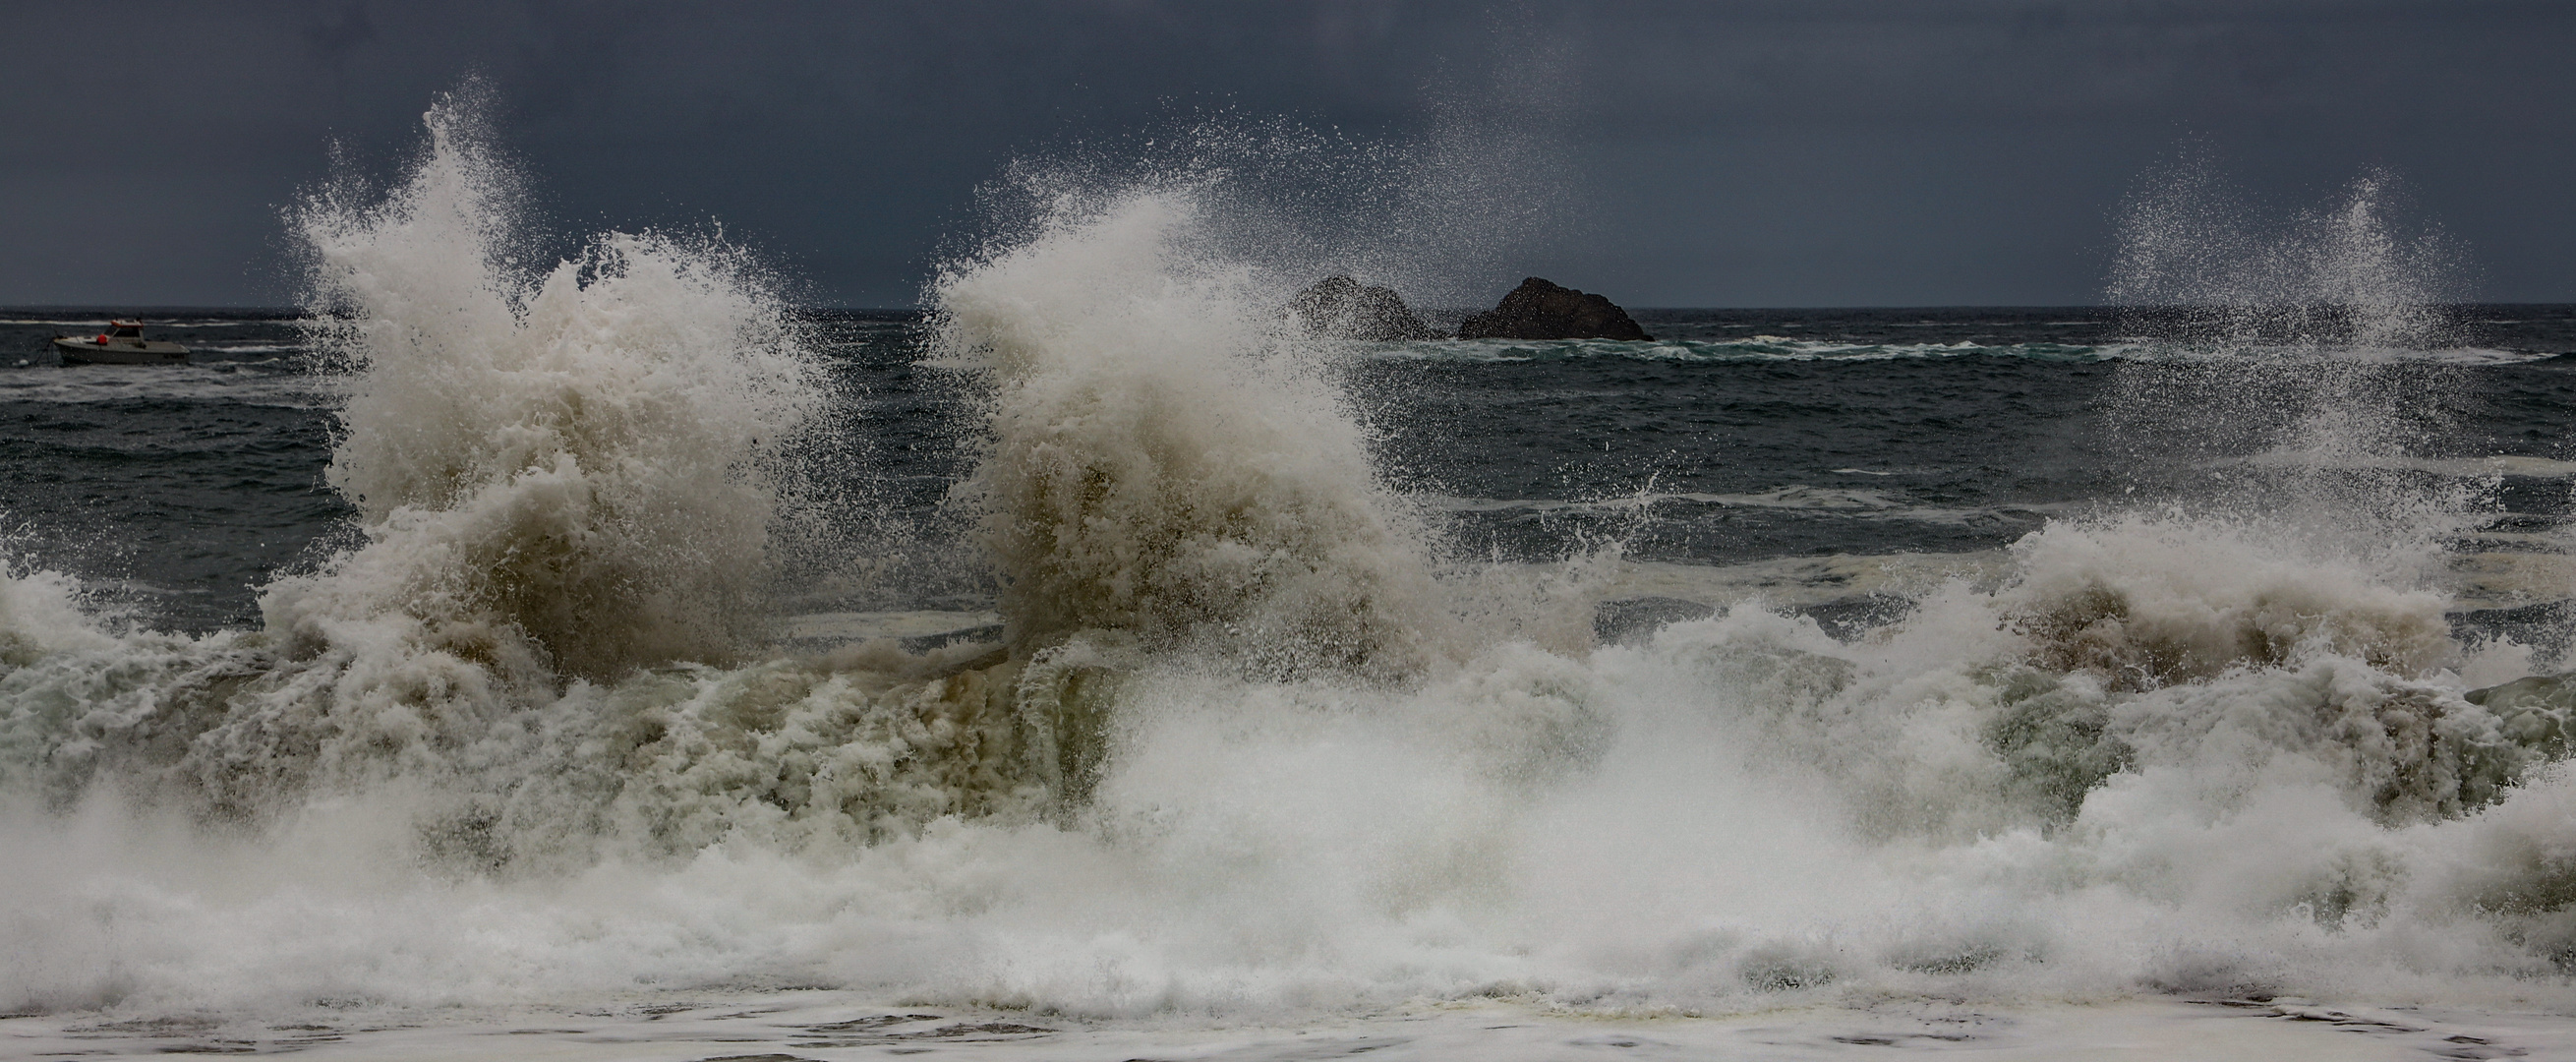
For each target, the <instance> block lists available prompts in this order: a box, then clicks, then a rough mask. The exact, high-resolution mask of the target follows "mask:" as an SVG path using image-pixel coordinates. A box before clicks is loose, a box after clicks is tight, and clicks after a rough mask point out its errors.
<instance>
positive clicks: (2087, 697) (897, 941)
mask: <svg viewBox="0 0 2576 1062" xmlns="http://www.w3.org/2000/svg"><path fill="white" fill-rule="evenodd" d="M431 124H432V129H433V133H434V136H433V140H432V142H431V144H430V145H429V146H428V147H427V148H425V149H424V151H423V153H422V155H421V157H420V160H419V161H418V163H417V165H416V166H415V168H414V169H413V170H412V171H411V172H409V173H408V174H406V175H404V176H403V178H402V179H401V180H399V181H396V182H393V183H392V184H390V185H388V186H384V187H381V188H379V187H375V186H372V185H366V184H364V183H362V182H361V183H351V184H346V185H335V186H333V187H331V188H326V189H323V190H320V191H317V192H315V193H314V194H313V195H311V196H310V197H309V198H308V199H307V200H306V201H304V202H302V203H300V204H299V205H298V206H297V207H296V208H295V209H294V210H292V211H290V212H289V218H288V221H289V224H290V226H291V228H292V231H293V233H294V235H295V237H296V238H297V239H298V241H300V242H301V243H302V244H303V245H304V246H306V247H307V248H308V249H309V251H310V255H309V265H310V270H311V276H312V278H313V279H312V296H311V300H310V303H309V305H308V306H307V307H306V308H304V309H301V310H296V311H276V312H247V311H170V312H159V313H147V314H146V318H147V322H148V323H149V325H150V326H151V328H152V330H153V331H155V332H156V333H157V334H158V335H160V336H162V337H166V338H171V339H176V340H178V341H180V342H183V343H186V344H188V345H189V346H190V347H192V348H193V350H194V351H195V353H194V355H193V358H192V363H191V364H190V365H188V366H186V367H177V368H158V367H156V368H114V367H79V368H67V367H62V366H59V365H57V364H56V363H55V362H54V360H53V358H52V357H51V355H50V354H48V353H45V340H46V339H47V338H48V337H49V336H51V335H53V334H55V333H57V332H63V333H71V334H84V333H86V332H87V331H88V330H90V329H93V328H96V327H98V325H99V324H100V323H101V322H102V321H103V320H104V319H105V317H106V313H105V311H103V310H99V309H86V310H67V309H24V310H13V311H7V312H6V319H5V321H0V351H14V352H16V353H15V354H14V355H9V356H7V357H6V358H5V360H0V365H9V366H10V367H0V425H5V428H0V440H5V446H6V447H7V456H8V460H7V461H6V462H5V463H0V484H5V487H0V502H4V503H5V506H6V512H7V514H8V517H9V519H8V535H9V538H8V546H9V554H10V566H9V569H8V572H7V578H6V580H5V582H0V849H4V850H5V851H6V852H7V853H8V858H7V859H6V860H0V897H5V901H0V1013H6V1014H8V1015H10V1016H9V1017H6V1018H5V1019H0V1053H8V1054H10V1055H12V1056H17V1057H31V1058H50V1057H69V1056H72V1055H76V1054H93V1055H95V1054H126V1053H134V1054H142V1053H157V1052H166V1051H288V1050H294V1051H303V1052H310V1053H314V1054H316V1055H317V1056H322V1057H339V1056H346V1057H426V1056H439V1057H491V1056H508V1057H517V1056H522V1055H524V1056H529V1057H536V1056H544V1057H564V1058H653V1059H673V1060H694V1059H705V1058H722V1057H739V1058H763V1059H782V1058H791V1057H793V1058H813V1059H846V1058H861V1057H876V1056H878V1055H883V1054H887V1053H918V1052H925V1051H926V1052H932V1053H938V1054H947V1055H955V1056H961V1057H985V1056H991V1057H1012V1058H1021V1057H1048V1058H1095V1057H1096V1058H1101V1059H1125V1058H1137V1057H1154V1058H1180V1057H1192V1058H1213V1057H1228V1058H1322V1057H1336V1056H1340V1055H1345V1054H1359V1053H1367V1054H1371V1055H1374V1056H1379V1057H1422V1058H1455V1057H1491V1058H1576V1057H1613V1056H1629V1055H1633V1056H1641V1057H1736V1056H1742V1057H1791V1058H1795V1057H1837V1056H1842V1055H1848V1054H1866V1053H1871V1052H1883V1051H1886V1050H1889V1049H1891V1048H1919V1049H1975V1050H1983V1051H1987V1052H1989V1053H1991V1054H1994V1055H1999V1056H2014V1057H2065V1056H2067V1055H2069V1054H2073V1053H2080V1052H2084V1051H2097V1052H2101V1053H2103V1054H2104V1055H2106V1056H2115V1055H2117V1054H2118V1053H2119V1052H2123V1051H2132V1052H2143V1053H2145V1054H2147V1055H2151V1056H2153V1057H2248V1058H2253V1057H2263V1058H2278V1057H2299V1056H2302V1055H2305V1056H2313V1057H2332V1058H2362V1057H2391V1058H2408V1057H2428V1056H2429V1057H2448V1058H2475V1057H2505V1056H2509V1055H2510V1056H2515V1057H2535V1058H2537V1057H2576V1023H2571V1022H2570V1021H2569V1020H2568V1019H2569V1015H2571V1013H2576V986H2571V983H2570V978H2571V976H2576V776H2571V775H2570V774H2569V773H2568V771H2567V769H2566V767H2565V766H2564V760H2565V758H2566V757H2567V755H2568V753H2569V751H2570V748H2569V742H2570V740H2571V733H2570V730H2569V727H2570V725H2571V719H2570V714H2571V713H2576V685H2571V684H2567V683H2566V682H2564V681H2563V680H2561V679H2559V678H2556V677H2555V676H2556V675H2557V674H2558V673H2559V670H2560V669H2561V668H2565V667H2568V666H2571V665H2570V664H2569V663H2568V662H2567V660H2566V656H2567V653H2568V650H2569V648H2570V643H2571V639H2576V612H2571V611H2570V609H2571V607H2576V565H2571V564H2570V562H2569V561H2568V559H2567V557H2568V549H2569V547H2570V546H2571V544H2576V535H2572V534H2571V516H2572V515H2576V514H2571V504H2570V503H2571V494H2570V490H2571V486H2576V453H2571V451H2570V448H2569V445H2568V438H2567V429H2566V414H2567V411H2568V409H2569V408H2570V398H2571V397H2576V360H2571V352H2576V308H2570V307H2561V306H2481V305H2460V306H2444V305H2441V304H2438V303H2435V302H2433V301H2431V299H2430V298H2429V296H2427V295H2426V294H2425V293H2426V292H2430V291H2432V290H2434V288H2435V287H2437V286H2438V285H2436V284H2435V283H2434V281H2435V280H2438V276H2437V275H2436V274H2437V273H2438V269H2437V268H2436V267H2437V266H2438V265H2439V262H2438V261H2437V259H2438V258H2439V256H2438V255H2433V254H2432V253H2431V252H2430V251H2428V250H2426V249H2425V248H2424V247H2421V246H2418V245H2415V244H2409V243H2408V242H2407V241H2406V240H2405V239H2404V238H2403V237H2402V234H2392V230H2391V229H2390V227H2389V225H2388V223H2387V222H2386V221H2385V219H2384V218H2383V217H2382V215H2381V213H2380V211H2379V207H2378V203H2379V200H2378V199H2377V198H2376V197H2377V196H2378V194H2379V193H2378V189H2377V188H2376V186H2375V185H2373V184H2372V183H2371V182H2370V181H2364V182H2360V183H2358V184H2357V185H2356V186H2355V188H2354V190H2353V191H2352V194H2351V196H2350V198H2349V200H2348V201H2347V202H2345V203H2342V204H2340V205H2338V206H2336V207H2332V208H2329V209H2327V210H2323V211H2320V212H2317V213H2315V214H2311V215H2302V216H2300V217H2298V218H2293V219H2289V220H2287V221H2284V222H2282V223H2280V224H2279V225H2278V226H2275V227H2274V228H2273V229H2271V230H2267V234H2258V235H2260V240H2257V237H2256V236H2242V235H2239V236H2224V237H2223V236H2222V235H2214V234H2212V233H2211V232H2209V231H2202V230H2200V229H2195V228H2194V227H2193V217H2194V216H2193V215H2192V214H2191V213H2190V212H2189V211H2186V210H2180V209H2178V208H2175V207H2173V206H2172V205H2171V204H2159V203H2157V202H2153V201H2148V202H2144V203H2142V204H2139V205H2137V206H2135V207H2134V209H2133V212H2132V217H2131V222H2130V226H2129V228H2128V229H2127V230H2125V236H2124V240H2125V241H2126V242H2125V244H2124V250H2123V257H2122V259H2121V270H2120V272H2119V274H2118V275H2117V276H2115V277H2114V278H2113V282H2112V284H2111V287H2110V292H2109V293H2110V295H2111V296H2112V297H2113V298H2114V299H2116V300H2122V301H2128V302H2134V303H2139V304H2152V305H2163V306H2166V307H2168V308H2166V309H2161V310H2123V309H2033V310H2002V309H1943V310H1857V311H1854V310H1827V311H1750V310H1726V311H1691V310H1664V311H1643V312H1640V313H1639V314H1638V317H1639V319H1640V321H1641V322H1642V323H1643V324H1644V325H1645V326H1646V327H1647V328H1648V329H1649V330H1650V331H1651V332H1653V333H1654V334H1655V335H1657V336H1658V337H1659V338H1658V339H1657V340H1655V341H1652V342H1644V343H1612V342H1591V341H1567V342H1519V343H1516V342H1501V341H1473V342H1469V341H1429V342H1418V343H1387V344H1379V343H1361V342H1346V341H1334V340H1315V339H1308V338H1303V337H1301V336H1299V335H1297V334H1295V333H1294V332H1293V331H1292V330H1291V329H1289V328H1288V327H1287V326H1286V325H1285V324H1284V323H1283V321H1282V318H1281V316H1280V313H1279V307H1280V306H1281V305H1282V304H1283V303H1284V302H1285V301H1286V297H1287V295H1288V294H1289V293H1290V292H1293V291H1294V290H1296V287H1297V286H1300V285H1301V284H1302V282H1303V279H1304V278H1305V274H1304V273H1301V272H1300V271H1301V270H1310V267H1313V266H1315V265H1317V262H1315V261H1308V260H1297V261H1290V262H1286V263H1284V264H1283V263H1282V262H1281V261H1278V260H1258V259H1256V258H1252V257H1246V256H1245V254H1244V253H1243V252H1242V250H1241V248H1240V246H1239V244H1238V243H1237V242H1231V241H1229V240H1228V239H1226V238H1224V233H1225V231H1226V222H1225V219H1226V217H1227V215H1226V214H1225V211H1227V210H1229V209H1233V208H1234V205H1235V200H1233V199H1230V198H1229V197H1228V196H1227V195H1223V194H1216V193H1213V192H1211V191H1210V190H1209V187H1208V186H1206V185H1205V184H1192V183H1190V182H1188V181H1161V182H1145V183H1143V184H1140V185H1137V186H1135V187H1129V188H1118V189H1110V190H1108V191H1106V192H1098V190H1097V189H1094V190H1092V191H1093V192H1097V193H1098V194H1089V193H1086V194H1084V195H1067V196H1062V197H1058V198H1056V199H1055V200H1052V201H1050V202H1049V203H1048V205H1046V206H1044V207H1043V208H1042V209H1039V210H1036V211H1035V212H1034V214H1033V216H1030V217H1027V218H1023V219H1019V222H1018V223H1017V224H1014V225H1011V226H1006V227H1003V228H1002V230H1001V231H1003V232H1005V233H1006V235H1005V236H997V237H995V238H993V239H991V240H989V241H987V242H986V243H984V244H982V245H979V246H977V248H976V249H975V250H973V251H972V252H971V253H963V254H961V255H959V256H958V257H957V258H956V259H955V260H954V261H952V262H951V263H949V264H948V265H947V266H945V267H943V268H942V269H941V270H940V271H939V273H938V274H937V275H936V276H935V277H934V278H933V279H932V281H931V283H930V287H929V289H928V296H927V302H928V304H929V308H928V309H927V310H925V311H922V312H919V313H912V312H904V313H856V312H842V311H823V310H813V309H806V308H800V307H799V306H797V305H795V304H794V302H793V301H792V300H791V299H789V298H787V297H785V296H784V295H783V294H782V291H784V290H786V287H785V284H784V282H782V281H781V280H780V279H779V278H777V277H776V276H774V275H773V274H771V273H769V272H767V271H765V270H764V269H762V268H761V267H760V266H759V265H758V263H757V261H756V259H755V258H754V257H753V256H751V255H750V254H748V253H747V252H744V251H742V250H740V249H738V248H734V247H731V246H729V245H726V244H724V243H722V242H721V241H718V240H715V239H713V238H698V237H686V236H672V235H657V234H641V235H629V234H616V233H609V234H603V235H601V236H599V237H597V238H596V239H594V240H592V241H590V242H589V243H587V244H586V245H585V246H583V247H582V248H581V249H579V250H578V251H576V252H574V253H572V254H571V255H569V256H565V257H563V258H562V259H561V261H560V262H557V261H556V259H555V258H553V257H549V256H534V257H532V256H530V255H529V254H528V253H527V251H526V248H527V247H528V246H529V245H530V241H529V240H528V238H527V237H526V236H525V234H524V233H522V232H521V231H520V230H519V229H518V228H516V226H517V225H518V220H517V214H516V212H515V208H514V207H513V204H514V203H515V202H516V198H517V189H516V187H515V186H514V185H513V184H512V183H511V178H510V176H509V171H508V169H507V167H503V166H498V165H496V164H494V163H493V161H492V160H491V158H490V157H489V155H488V151H489V149H488V147H487V146H486V145H485V144H484V143H483V141H482V138H481V134H480V133H479V132H478V131H477V130H476V129H475V128H473V127H472V125H471V123H470V122H466V121H465V120H464V119H463V118H460V117H459V116H458V115H456V114H455V113H453V112H450V111H445V110H442V111H436V112H433V114H432V122H431ZM1209 180H1214V178H1210V179H1209ZM2230 231H2236V230H2230ZM2229 239H2236V240H2238V241H2239V243H2237V244H2231V243H2229V242H2228V240H2229ZM2246 240H2255V241H2256V243H2254V244H2244V245H2240V244H2243V241H2246ZM2262 241H2269V242H2262ZM2178 242H2179V243H2181V244H2187V245H2189V246H2191V247H2196V248H2200V249H2201V251H2202V252H2204V253H2200V254H2198V255H2196V256H2188V255H2187V256H2181V257H2180V258H2177V257H2176V254H2175V253H2174V252H2173V250H2172V248H2173V247H2174V246H2175V245H2177V243H2178ZM2213 248H2214V249H2215V252H2212V249H2213ZM2216 252H2223V253H2216ZM2211 262H2217V263H2219V264H2218V265H2216V266H2213V265H2211V264H2210V263H2211ZM531 263H535V264H531ZM1560 279H1566V280H1571V281H1576V282H1579V278H1560ZM129 310H130V308H117V312H118V313H119V314H123V313H125V312H128V311H129ZM1443 312H1444V311H1441V310H1439V309H1438V308H1437V307H1433V308H1432V313H1433V315H1434V316H1435V317H1436V316H1439V315H1440V314H1441V313H1443ZM1445 312H1448V313H1449V314H1450V315H1451V316H1453V317H1454V316H1455V314H1456V313H1458V312H1463V311H1445ZM12 363H14V364H12Z"/></svg>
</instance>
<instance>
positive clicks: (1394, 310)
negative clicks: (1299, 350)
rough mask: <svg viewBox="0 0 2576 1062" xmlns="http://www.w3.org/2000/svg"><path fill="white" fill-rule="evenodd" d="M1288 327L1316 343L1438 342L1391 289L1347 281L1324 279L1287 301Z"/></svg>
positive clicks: (1427, 326)
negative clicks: (1317, 340)
mask: <svg viewBox="0 0 2576 1062" xmlns="http://www.w3.org/2000/svg"><path fill="white" fill-rule="evenodd" d="M1286 313H1287V316H1288V320H1289V323H1290V324H1292V325H1294V326H1295V327H1296V328H1298V329H1299V330H1301V331H1303V332H1304V333H1305V334H1306V335H1308V336H1310V337H1313V338H1316V339H1366V340H1374V341H1378V342H1387V341H1391V340H1406V339H1440V338H1443V337H1442V336H1441V334H1440V333H1439V332H1437V331H1434V330H1433V329H1432V327H1431V326H1430V325H1426V324H1423V323H1422V319H1421V318H1419V317H1415V316H1414V315H1413V311H1412V310H1410V309H1407V308H1405V305H1404V299H1403V298H1402V297H1400V296H1398V295H1397V294H1396V293H1395V289H1393V288H1382V287H1376V286H1367V287H1363V286H1361V284H1360V282H1359V281H1356V280H1353V279H1351V278H1349V277H1325V278H1324V279H1322V280H1318V281H1316V282H1315V285H1314V286H1313V287H1310V288H1307V289H1306V290H1304V291H1301V292H1298V293H1297V297H1296V298H1293V299H1290V300H1288V309H1287V311H1286Z"/></svg>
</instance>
